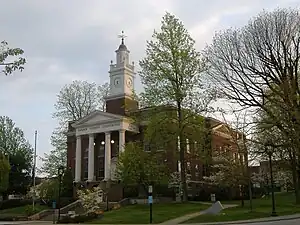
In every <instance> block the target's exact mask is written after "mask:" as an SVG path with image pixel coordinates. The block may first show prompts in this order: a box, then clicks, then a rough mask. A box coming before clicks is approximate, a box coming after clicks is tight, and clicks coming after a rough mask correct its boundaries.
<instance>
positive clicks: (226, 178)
mask: <svg viewBox="0 0 300 225" xmlns="http://www.w3.org/2000/svg"><path fill="white" fill-rule="evenodd" d="M236 156H237V157H235V156H234V155H233V153H232V151H231V150H229V151H226V150H225V151H221V152H218V151H215V152H214V156H213V171H214V172H213V173H212V175H211V176H209V177H205V179H206V180H207V181H209V182H211V183H213V184H217V185H222V186H224V187H238V186H239V185H247V183H248V179H247V176H246V175H245V174H246V173H245V171H246V169H247V166H246V164H245V159H244V157H243V156H242V155H240V156H238V155H236Z"/></svg>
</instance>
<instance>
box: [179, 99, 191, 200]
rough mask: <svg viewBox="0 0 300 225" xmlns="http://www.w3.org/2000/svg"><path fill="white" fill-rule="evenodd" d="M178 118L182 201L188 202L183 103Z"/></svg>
mask: <svg viewBox="0 0 300 225" xmlns="http://www.w3.org/2000/svg"><path fill="white" fill-rule="evenodd" d="M177 116H178V129H179V146H180V150H179V161H180V178H181V188H182V201H183V202H185V201H187V199H188V198H187V184H186V168H185V146H184V143H185V142H184V137H183V129H182V110H181V102H179V101H178V102H177Z"/></svg>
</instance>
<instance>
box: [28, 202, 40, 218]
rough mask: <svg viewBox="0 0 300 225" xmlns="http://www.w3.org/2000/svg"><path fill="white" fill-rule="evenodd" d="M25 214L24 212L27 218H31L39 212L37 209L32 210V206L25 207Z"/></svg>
mask: <svg viewBox="0 0 300 225" xmlns="http://www.w3.org/2000/svg"><path fill="white" fill-rule="evenodd" d="M25 212H26V215H27V216H32V215H34V214H36V213H38V212H39V210H38V209H37V208H35V209H34V210H33V208H32V205H27V206H26V208H25Z"/></svg>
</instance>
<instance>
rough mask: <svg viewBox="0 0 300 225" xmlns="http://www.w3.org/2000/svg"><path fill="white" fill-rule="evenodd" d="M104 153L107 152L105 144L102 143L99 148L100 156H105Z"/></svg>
mask: <svg viewBox="0 0 300 225" xmlns="http://www.w3.org/2000/svg"><path fill="white" fill-rule="evenodd" d="M104 154H105V146H104V145H100V146H99V149H98V157H104Z"/></svg>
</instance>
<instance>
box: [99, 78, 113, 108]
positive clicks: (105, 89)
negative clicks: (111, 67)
mask: <svg viewBox="0 0 300 225" xmlns="http://www.w3.org/2000/svg"><path fill="white" fill-rule="evenodd" d="M109 88H110V86H109V83H107V82H106V83H104V84H102V85H99V86H98V87H97V89H98V91H97V93H98V97H97V100H98V101H99V103H98V104H99V109H100V110H102V111H103V112H105V110H106V104H105V97H107V96H108V94H109Z"/></svg>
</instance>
